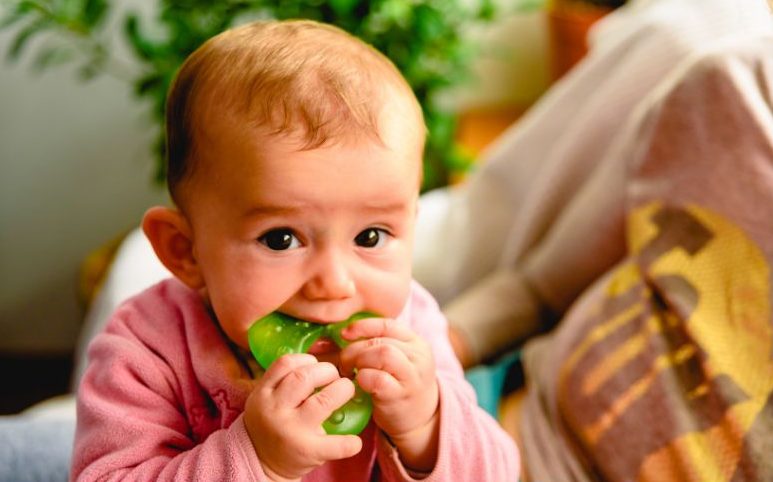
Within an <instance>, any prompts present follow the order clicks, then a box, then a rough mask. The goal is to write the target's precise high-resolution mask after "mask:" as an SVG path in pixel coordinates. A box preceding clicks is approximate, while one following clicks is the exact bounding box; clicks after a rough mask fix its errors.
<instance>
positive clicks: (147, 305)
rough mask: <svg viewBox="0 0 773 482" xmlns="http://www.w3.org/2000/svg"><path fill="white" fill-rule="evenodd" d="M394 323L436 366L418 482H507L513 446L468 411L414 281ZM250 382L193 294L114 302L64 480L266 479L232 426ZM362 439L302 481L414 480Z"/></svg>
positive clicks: (238, 425)
mask: <svg viewBox="0 0 773 482" xmlns="http://www.w3.org/2000/svg"><path fill="white" fill-rule="evenodd" d="M399 320H400V321H401V322H404V323H407V324H409V325H410V326H411V327H412V328H413V329H414V330H415V331H416V332H417V333H419V334H420V335H421V336H423V337H424V338H425V339H426V340H428V342H429V343H430V344H431V346H432V349H433V352H434V354H435V359H436V364H437V371H438V380H439V385H440V399H441V407H440V414H441V428H440V448H439V454H438V460H437V464H436V467H435V469H434V471H433V472H432V473H431V474H429V475H428V477H427V478H426V479H425V480H431V481H434V480H475V481H487V480H490V481H496V482H501V481H506V480H513V481H514V480H517V478H518V473H519V466H520V460H519V455H518V452H517V449H516V448H515V445H514V443H513V441H512V439H510V437H509V436H508V435H507V434H506V433H505V432H504V431H503V430H502V429H501V428H500V427H499V425H498V424H497V422H496V421H495V420H494V419H493V418H491V417H490V416H489V415H488V414H486V413H485V412H484V411H483V410H481V409H479V408H478V407H477V406H476V403H475V395H474V392H473V390H472V388H471V387H470V385H469V384H468V383H467V382H466V381H465V380H464V377H463V372H462V370H461V367H460V366H459V364H458V363H457V361H456V359H455V357H454V355H453V352H452V350H451V348H450V345H449V344H448V340H447V338H446V337H445V335H444V334H445V333H446V321H445V318H444V317H443V315H442V314H441V313H440V311H439V309H438V307H437V304H436V303H435V301H434V300H433V299H432V298H431V296H430V295H429V294H428V293H427V292H426V291H425V290H424V289H423V288H421V287H420V286H419V285H418V284H414V286H413V289H412V293H411V296H410V298H409V301H408V303H407V305H406V308H405V309H404V310H403V313H402V314H401V315H400V317H399ZM254 383H255V381H254V380H253V379H252V377H251V376H250V374H249V368H248V367H247V366H246V365H245V363H244V362H243V361H242V360H240V359H239V358H238V357H237V356H236V355H235V354H234V352H233V351H232V349H231V347H230V346H229V344H228V342H227V341H226V339H225V337H224V336H223V335H222V333H221V332H220V331H219V329H218V326H217V324H216V323H214V322H213V321H212V319H211V317H210V315H209V314H208V312H207V309H206V307H205V306H204V304H203V303H202V302H201V300H200V298H199V297H198V295H197V294H196V293H195V292H193V291H191V290H189V289H188V288H187V287H185V286H184V285H182V284H181V283H180V282H179V281H177V280H174V279H170V280H166V281H162V282H161V283H159V284H157V285H155V286H153V287H152V288H150V289H148V290H147V291H145V292H143V293H142V294H140V295H138V296H137V297H135V298H132V299H131V300H129V301H127V302H126V303H125V304H123V305H122V306H121V307H120V308H119V309H118V310H117V311H116V313H115V314H114V315H113V318H112V319H111V321H110V322H109V323H108V326H107V327H106V329H105V331H104V332H103V333H101V334H99V335H98V336H97V337H96V338H95V339H94V341H93V342H92V344H91V346H90V348H89V366H88V368H87V370H86V373H85V375H84V378H83V381H82V383H81V385H80V389H79V393H78V425H77V431H76V436H75V448H74V453H73V466H72V474H71V475H72V479H73V480H76V479H77V480H82V481H88V480H118V479H120V480H154V481H160V480H172V479H176V480H218V481H221V480H240V481H242V480H266V476H265V474H264V473H263V470H262V467H261V463H260V460H258V458H257V456H256V454H255V451H254V450H253V447H252V444H251V442H250V439H249V437H248V435H247V432H246V429H245V427H244V422H243V420H242V409H243V406H244V402H245V400H246V398H247V395H248V394H249V393H250V390H251V387H252V386H253V384H254ZM362 438H363V441H364V444H363V450H362V451H361V452H360V453H359V454H358V455H356V456H355V457H352V458H351V459H346V460H340V461H335V462H331V463H328V464H326V465H324V466H322V467H319V468H318V469H316V470H314V471H313V472H311V473H310V474H308V475H307V476H306V477H305V478H304V480H308V481H320V482H321V481H333V480H346V481H368V480H373V479H375V480H385V481H386V480H412V479H411V477H410V475H409V474H408V473H407V472H406V471H405V469H404V467H402V466H401V464H400V462H399V458H398V456H397V453H396V451H395V450H394V448H393V447H392V446H391V445H390V444H389V443H388V442H387V440H386V439H385V437H383V436H382V435H381V434H380V432H379V431H378V429H377V428H376V427H375V426H374V425H373V424H371V425H370V426H369V427H368V428H367V429H366V430H365V432H363V434H362ZM374 473H376V474H380V475H377V476H376V477H373V474H374ZM372 477H373V479H372Z"/></svg>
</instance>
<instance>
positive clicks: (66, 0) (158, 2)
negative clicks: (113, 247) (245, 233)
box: [0, 0, 528, 190]
mask: <svg viewBox="0 0 773 482" xmlns="http://www.w3.org/2000/svg"><path fill="white" fill-rule="evenodd" d="M2 1H3V2H4V3H3V4H4V5H5V7H4V8H3V9H2V10H0V14H2V20H0V29H2V28H6V29H7V28H13V29H15V30H14V39H13V42H12V44H11V45H10V47H9V49H8V52H7V58H8V59H10V60H17V59H20V58H22V57H23V56H26V55H31V56H32V59H33V64H34V65H35V66H36V67H38V68H39V69H41V70H45V69H48V68H50V67H53V66H55V65H60V64H76V65H77V66H78V71H79V73H80V75H81V76H82V77H83V79H89V78H92V77H95V76H97V75H102V74H110V75H115V76H118V77H121V78H123V79H124V80H126V81H127V82H128V84H129V85H130V86H131V87H132V88H133V90H134V92H135V94H136V95H137V98H138V99H139V100H140V101H142V102H146V103H147V104H148V105H149V107H150V109H151V112H152V118H153V119H154V121H156V124H157V125H156V127H157V136H156V140H155V147H154V153H155V156H154V158H155V163H156V170H155V172H156V180H157V181H158V182H159V183H160V182H161V181H162V180H163V179H164V176H165V163H164V134H163V127H162V126H163V106H164V102H165V99H166V91H167V88H168V86H169V84H170V82H171V80H172V78H173V76H174V74H175V71H176V69H177V67H178V66H179V65H180V64H181V63H182V61H183V60H184V59H185V57H186V56H187V55H188V54H189V53H191V52H192V51H193V50H194V49H195V48H196V47H198V46H199V45H200V44H201V43H203V42H204V41H205V40H206V39H207V38H209V37H211V36H213V35H215V34H216V33H218V32H220V31H222V30H224V29H226V28H228V27H230V26H233V25H236V24H239V23H243V22H245V21H248V20H250V19H255V18H279V19H287V18H312V19H316V20H321V21H324V22H328V23H332V24H335V25H338V26H340V27H342V28H344V29H345V30H347V31H349V32H351V33H353V34H354V35H356V36H358V37H360V38H362V39H363V40H365V41H366V42H368V43H371V44H373V45H374V46H375V47H376V48H378V49H379V50H381V51H382V52H384V53H385V54H386V55H387V56H388V57H390V58H391V59H392V61H393V62H394V63H395V64H396V65H397V67H398V68H399V69H400V70H401V71H402V72H403V74H404V75H405V77H406V78H407V80H408V82H409V84H410V85H411V87H412V88H413V90H414V92H415V93H416V96H417V98H418V99H419V102H420V103H421V105H422V107H423V109H424V113H425V118H426V123H427V128H428V131H429V137H428V142H427V148H426V151H425V163H424V165H425V168H424V171H425V181H424V186H423V188H424V189H425V190H426V189H430V188H433V187H437V186H442V185H444V184H446V183H447V181H448V178H449V175H450V174H452V173H454V172H455V171H460V170H464V169H466V167H467V166H468V164H469V159H468V158H467V157H466V156H465V155H464V154H463V153H462V152H461V150H460V149H458V147H457V146H456V145H455V143H454V133H455V120H456V118H455V113H453V112H450V111H449V110H446V109H444V108H442V107H441V106H440V105H439V104H438V102H437V101H436V95H437V93H438V92H440V91H441V90H443V89H445V88H448V87H451V86H453V85H456V84H459V83H460V82H464V81H465V79H467V68H468V64H469V60H470V58H471V55H473V53H474V51H475V49H474V45H473V44H472V43H471V42H470V41H468V40H466V39H465V37H464V29H465V28H467V27H468V26H470V24H472V23H476V22H485V21H488V20H489V19H491V18H492V16H493V13H494V3H493V0H469V1H466V0H373V1H368V0H281V1H267V0H223V1H217V2H213V1H210V0H155V3H154V5H153V6H154V7H155V9H156V14H155V15H154V16H147V15H146V16H141V15H140V14H138V13H136V12H133V11H125V10H123V11H119V9H118V7H117V6H116V4H114V3H112V2H109V1H108V0H2ZM524 3H528V2H524ZM149 17H150V18H149ZM115 25H119V26H120V28H122V34H121V37H120V39H121V40H123V41H125V42H126V43H127V44H128V46H129V48H130V52H131V53H132V56H133V57H134V58H133V59H132V61H131V62H129V63H124V64H122V63H121V62H120V59H119V58H117V56H116V55H115V52H116V45H115V43H116V41H115V38H114V37H115V35H110V34H111V28H112V29H113V30H114V27H111V26H115ZM33 39H39V41H38V42H32V40H33ZM31 51H33V52H31Z"/></svg>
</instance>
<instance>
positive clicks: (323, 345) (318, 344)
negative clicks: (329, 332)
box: [307, 336, 340, 358]
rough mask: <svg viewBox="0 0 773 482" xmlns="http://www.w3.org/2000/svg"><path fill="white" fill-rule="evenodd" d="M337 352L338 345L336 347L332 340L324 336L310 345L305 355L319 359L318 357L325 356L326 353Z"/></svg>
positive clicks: (338, 349)
mask: <svg viewBox="0 0 773 482" xmlns="http://www.w3.org/2000/svg"><path fill="white" fill-rule="evenodd" d="M338 351H340V348H338V345H336V344H335V343H334V342H333V340H331V339H330V338H328V337H326V336H322V337H320V338H318V339H317V341H315V342H314V343H312V345H311V347H309V351H308V352H307V353H308V354H309V355H314V356H316V357H318V358H319V356H320V355H326V354H328V353H334V352H338Z"/></svg>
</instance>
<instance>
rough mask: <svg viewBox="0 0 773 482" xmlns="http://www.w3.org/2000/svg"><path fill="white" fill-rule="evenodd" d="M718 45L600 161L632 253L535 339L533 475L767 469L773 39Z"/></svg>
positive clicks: (770, 436) (772, 376)
mask: <svg viewBox="0 0 773 482" xmlns="http://www.w3.org/2000/svg"><path fill="white" fill-rule="evenodd" d="M714 50H715V51H714V52H712V53H708V54H705V55H703V56H702V57H701V58H700V59H699V60H697V61H696V62H694V63H691V65H690V67H689V68H686V69H685V70H684V71H683V72H681V73H680V75H678V76H677V77H676V79H675V80H674V82H673V83H671V84H670V85H668V86H666V88H665V89H664V90H663V91H662V92H656V94H655V98H654V99H653V101H652V102H651V103H650V105H651V107H650V108H648V109H647V110H646V112H642V113H641V116H639V117H637V118H636V119H634V121H633V122H632V124H631V125H630V126H629V129H628V130H626V131H625V133H624V135H623V136H622V138H621V139H619V141H618V143H617V144H618V147H617V149H619V151H618V155H619V156H620V157H618V159H625V161H626V162H625V163H621V162H614V161H613V160H609V159H607V160H606V161H605V164H604V165H602V166H601V169H602V171H601V172H600V173H599V176H600V178H603V184H602V185H603V186H606V187H607V189H606V190H605V191H602V192H603V194H599V195H598V196H599V199H598V200H605V201H606V204H605V206H606V208H605V209H606V210H607V212H608V213H607V215H608V223H610V225H615V224H616V223H619V225H620V226H621V229H622V230H623V233H624V241H625V255H624V256H623V258H622V260H621V261H620V262H618V263H617V264H616V266H615V267H614V268H613V269H611V270H610V271H608V273H607V274H606V275H605V276H604V277H602V278H601V279H600V280H598V281H597V282H595V283H594V284H593V285H592V287H591V288H590V289H589V290H587V291H586V292H585V293H584V294H583V295H582V296H581V297H580V298H579V299H578V301H577V302H576V303H575V304H574V305H573V306H572V308H571V309H570V311H569V312H568V313H567V315H566V316H565V317H564V318H563V320H562V321H561V323H560V325H559V327H558V328H557V329H556V330H555V331H554V332H553V334H552V335H550V336H549V337H545V338H542V339H538V340H535V341H533V342H531V343H530V344H528V345H527V349H526V351H525V363H526V370H527V379H528V381H529V390H528V396H527V399H526V402H525V403H526V404H525V407H524V414H523V425H522V437H523V439H524V440H525V442H524V446H523V447H522V450H523V452H524V455H525V459H526V461H527V466H528V467H529V471H530V475H531V479H532V480H537V481H595V480H609V481H653V482H654V481H657V482H664V481H665V482H667V481H747V480H748V481H771V480H773V313H772V311H771V300H773V279H772V278H771V269H770V268H771V265H772V264H773V111H772V109H773V98H772V96H773V37H750V38H747V39H745V40H743V41H737V42H729V43H726V44H722V45H720V46H717V47H716V48H715V49H714ZM601 173H603V176H602V175H601ZM596 255H600V256H603V254H599V253H595V252H587V253H586V256H587V257H588V258H593V257H594V256H596ZM557 269H560V268H557ZM567 274H568V275H569V276H571V274H570V273H567Z"/></svg>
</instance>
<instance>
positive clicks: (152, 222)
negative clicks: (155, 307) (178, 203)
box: [142, 206, 204, 290]
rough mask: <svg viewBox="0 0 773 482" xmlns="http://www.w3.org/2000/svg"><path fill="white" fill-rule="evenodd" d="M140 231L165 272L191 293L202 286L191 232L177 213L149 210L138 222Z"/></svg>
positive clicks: (176, 211) (158, 208)
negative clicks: (168, 272)
mask: <svg viewBox="0 0 773 482" xmlns="http://www.w3.org/2000/svg"><path fill="white" fill-rule="evenodd" d="M142 230H143V231H144V232H145V236H147V237H148V239H149V240H150V244H151V245H152V246H153V250H154V251H155V252H156V256H158V259H159V260H161V263H162V264H163V265H164V266H166V269H168V270H169V271H171V272H172V274H174V275H175V276H176V277H177V278H178V279H179V280H180V281H182V282H183V283H185V284H186V285H188V287H190V288H192V289H195V290H198V289H200V288H202V287H203V286H204V279H203V277H202V276H201V271H200V270H199V265H198V263H197V262H196V257H195V256H194V252H193V231H192V229H191V226H190V223H188V220H187V219H186V218H185V216H183V214H182V213H181V212H180V211H178V210H177V209H172V208H167V207H162V206H155V207H152V208H150V209H148V210H147V212H145V216H143V218H142Z"/></svg>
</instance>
